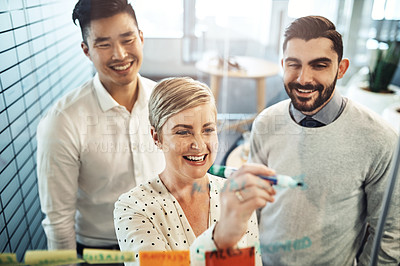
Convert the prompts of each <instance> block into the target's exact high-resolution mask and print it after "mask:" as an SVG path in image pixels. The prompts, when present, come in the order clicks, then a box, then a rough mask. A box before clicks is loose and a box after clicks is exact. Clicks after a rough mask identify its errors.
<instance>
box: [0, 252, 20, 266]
mask: <svg viewBox="0 0 400 266" xmlns="http://www.w3.org/2000/svg"><path fill="white" fill-rule="evenodd" d="M0 265H1V266H6V265H10V266H11V265H12V266H14V265H25V264H23V263H20V262H19V261H18V260H17V254H15V253H1V254H0Z"/></svg>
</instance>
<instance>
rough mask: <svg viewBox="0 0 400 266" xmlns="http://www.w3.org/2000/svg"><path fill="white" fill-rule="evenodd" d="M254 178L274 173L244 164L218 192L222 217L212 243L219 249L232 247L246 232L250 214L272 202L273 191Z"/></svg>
mask: <svg viewBox="0 0 400 266" xmlns="http://www.w3.org/2000/svg"><path fill="white" fill-rule="evenodd" d="M257 175H264V176H272V175H275V172H274V171H273V170H271V169H269V168H268V167H266V166H265V165H262V164H245V165H243V166H242V167H241V168H239V169H238V170H237V171H236V172H234V173H233V174H232V175H231V176H230V177H229V178H228V180H227V181H226V182H225V185H224V187H223V189H222V191H221V195H220V197H221V216H220V220H219V222H218V223H217V224H216V226H215V229H214V242H215V244H216V245H217V247H218V248H220V249H225V248H231V247H234V246H235V245H236V243H237V242H238V241H239V240H240V239H241V238H242V237H243V235H244V233H245V232H246V231H247V224H248V221H249V219H250V216H251V215H252V214H253V212H254V211H255V210H256V209H258V208H261V207H264V206H265V205H266V204H267V202H273V201H274V197H273V196H274V195H275V193H276V192H275V189H274V188H273V187H272V186H271V184H270V182H268V181H266V180H264V179H261V178H260V177H258V176H257Z"/></svg>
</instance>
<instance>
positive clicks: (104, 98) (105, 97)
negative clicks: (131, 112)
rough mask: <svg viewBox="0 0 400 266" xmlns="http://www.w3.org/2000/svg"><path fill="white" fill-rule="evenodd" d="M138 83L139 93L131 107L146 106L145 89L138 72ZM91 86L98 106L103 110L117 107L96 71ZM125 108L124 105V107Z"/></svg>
mask: <svg viewBox="0 0 400 266" xmlns="http://www.w3.org/2000/svg"><path fill="white" fill-rule="evenodd" d="M137 77H138V84H139V95H138V98H137V100H136V103H135V105H134V107H133V109H136V108H140V109H142V108H145V107H146V106H145V105H146V99H147V98H146V97H147V95H146V90H145V89H144V88H143V84H142V79H141V76H140V75H139V74H138V75H137ZM93 86H94V89H95V91H96V95H97V99H98V101H99V104H100V107H101V109H102V110H103V112H106V111H108V110H110V109H112V108H114V107H118V106H121V107H123V106H122V105H120V104H119V103H118V102H117V101H116V100H114V98H113V97H112V96H111V95H110V93H109V92H108V91H107V90H106V88H104V86H103V84H102V83H101V81H100V78H99V74H98V73H96V75H95V76H94V78H93ZM124 108H125V107H124Z"/></svg>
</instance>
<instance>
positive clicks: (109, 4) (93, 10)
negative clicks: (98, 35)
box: [72, 0, 139, 45]
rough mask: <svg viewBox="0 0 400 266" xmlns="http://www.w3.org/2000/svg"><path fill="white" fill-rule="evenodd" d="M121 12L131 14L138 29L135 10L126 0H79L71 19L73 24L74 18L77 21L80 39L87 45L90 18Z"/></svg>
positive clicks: (94, 18)
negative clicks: (80, 34) (80, 33)
mask: <svg viewBox="0 0 400 266" xmlns="http://www.w3.org/2000/svg"><path fill="white" fill-rule="evenodd" d="M123 12H125V13H127V14H129V15H131V16H132V18H133V20H134V21H135V24H136V26H137V27H138V29H139V26H138V23H137V19H136V15H135V11H134V10H133V8H132V6H131V4H129V3H128V1H127V0H79V1H78V3H77V4H76V5H75V8H74V11H73V12H72V21H73V22H74V24H75V25H76V20H78V21H79V26H80V27H81V32H82V39H83V42H84V43H85V44H86V45H87V36H88V34H89V28H90V22H91V21H92V20H96V19H102V18H108V17H112V16H114V15H116V14H119V13H123Z"/></svg>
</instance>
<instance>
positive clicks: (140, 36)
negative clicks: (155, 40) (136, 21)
mask: <svg viewBox="0 0 400 266" xmlns="http://www.w3.org/2000/svg"><path fill="white" fill-rule="evenodd" d="M139 38H140V40H141V41H142V45H143V44H144V38H143V31H141V30H139Z"/></svg>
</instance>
